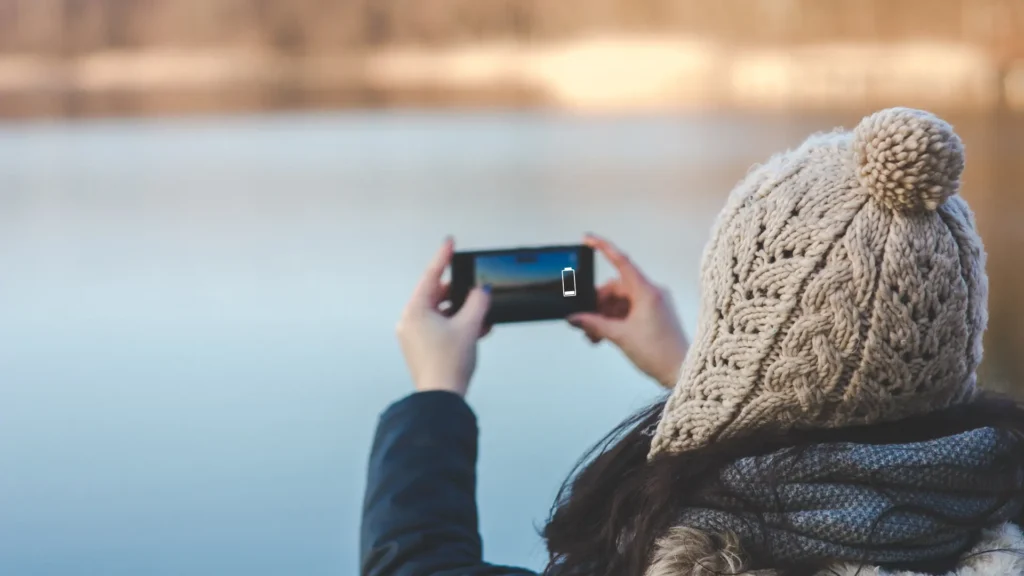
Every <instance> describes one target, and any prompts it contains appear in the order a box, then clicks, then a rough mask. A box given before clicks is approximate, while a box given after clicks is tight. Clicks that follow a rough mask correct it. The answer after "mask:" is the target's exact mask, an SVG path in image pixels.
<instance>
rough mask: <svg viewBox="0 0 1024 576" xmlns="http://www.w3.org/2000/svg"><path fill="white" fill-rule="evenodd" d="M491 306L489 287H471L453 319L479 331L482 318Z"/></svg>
mask: <svg viewBox="0 0 1024 576" xmlns="http://www.w3.org/2000/svg"><path fill="white" fill-rule="evenodd" d="M490 307H491V294H490V289H489V288H473V290H472V291H470V293H469V296H467V297H466V301H465V302H464V303H463V304H462V308H461V309H460V310H459V311H458V312H457V313H456V314H455V320H456V321H458V322H459V323H460V324H464V325H468V326H470V327H473V328H475V329H476V333H479V332H480V331H481V330H482V329H483V326H484V318H485V317H486V316H487V311H488V310H489V309H490Z"/></svg>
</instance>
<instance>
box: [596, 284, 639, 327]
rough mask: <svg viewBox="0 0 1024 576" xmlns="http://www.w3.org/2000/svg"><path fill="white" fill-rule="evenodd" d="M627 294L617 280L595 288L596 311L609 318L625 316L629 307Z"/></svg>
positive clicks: (627, 314)
mask: <svg viewBox="0 0 1024 576" xmlns="http://www.w3.org/2000/svg"><path fill="white" fill-rule="evenodd" d="M630 300H631V299H630V297H629V294H628V293H627V292H626V291H625V288H624V287H622V285H621V284H620V283H619V282H618V281H617V280H613V281H612V282H609V283H608V284H605V285H604V286H602V287H600V288H598V290H597V312H598V313H599V314H600V315H601V316H605V317H609V318H620V319H621V318H625V317H626V316H629V310H630V308H631V304H630Z"/></svg>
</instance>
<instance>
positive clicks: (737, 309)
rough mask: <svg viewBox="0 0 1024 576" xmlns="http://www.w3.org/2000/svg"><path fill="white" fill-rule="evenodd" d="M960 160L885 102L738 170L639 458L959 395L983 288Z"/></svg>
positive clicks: (935, 403)
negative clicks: (674, 373)
mask: <svg viewBox="0 0 1024 576" xmlns="http://www.w3.org/2000/svg"><path fill="white" fill-rule="evenodd" d="M963 167H964V156H963V145H962V144H961V142H960V139H959V138H958V137H957V135H956V134H955V133H954V132H953V129H952V127H950V125H949V124H947V123H946V122H944V121H943V120H941V119H939V118H937V117H935V116H933V115H932V114H929V113H928V112H923V111H919V110H910V109H906V108H892V109H889V110H883V111H881V112H878V113H876V114H873V115H871V116H869V117H867V118H865V119H864V120H862V121H861V123H860V124H859V125H858V126H857V127H856V128H855V129H854V130H853V132H852V133H851V132H838V131H837V132H833V133H828V134H818V135H814V136H811V137H810V138H809V139H808V140H807V141H806V142H804V143H803V144H802V145H801V146H800V147H799V148H797V149H796V150H793V151H789V152H786V153H783V154H780V155H777V156H775V157H774V158H772V159H771V160H769V161H768V162H767V163H766V164H764V165H762V166H759V167H757V168H756V169H754V170H753V171H751V172H750V174H748V176H747V177H746V178H745V179H744V180H743V181H742V182H741V183H740V184H739V186H737V187H736V189H735V190H733V192H732V194H731V195H730V198H729V200H728V203H727V205H726V207H725V209H724V210H723V211H722V213H721V214H720V216H719V219H718V222H717V224H716V226H715V231H714V233H713V235H712V238H711V242H710V243H709V244H708V247H707V249H706V251H705V254H704V261H703V264H702V268H701V287H702V293H701V310H700V320H699V324H698V327H697V331H696V334H695V335H694V342H693V346H692V347H691V349H690V351H689V353H688V354H687V356H686V360H685V362H684V363H683V368H682V375H681V377H680V379H679V382H678V384H677V385H676V387H675V389H674V390H673V392H672V395H671V397H670V398H669V400H668V403H667V405H666V406H665V411H664V414H663V416H662V419H661V422H660V424H659V425H658V428H657V431H656V432H655V435H654V438H653V441H652V444H651V452H650V456H651V457H654V456H655V455H656V454H658V453H660V452H663V451H668V452H678V451H684V450H690V449H693V448H698V447H701V446H705V445H707V444H709V443H711V442H714V441H716V440H718V439H724V438H729V437H734V436H739V435H745V434H750V433H752V432H755V431H760V430H765V429H772V430H780V429H790V428H823V427H839V426H850V425H857V424H869V423H874V422H881V421H887V420H895V419H900V418H903V417H906V416H910V415H913V414H920V413H924V412H928V411H932V410H936V409H939V408H943V407H946V406H949V405H951V404H956V403H959V402H964V401H965V400H967V399H969V398H970V397H971V396H972V394H973V393H974V389H975V369H976V368H977V366H978V363H979V362H980V361H981V336H982V332H984V330H985V324H986V320H987V318H986V314H987V312H986V299H987V291H988V288H987V284H988V281H987V278H986V276H985V253H984V248H983V246H982V243H981V238H980V237H979V236H978V233H977V232H976V231H975V225H974V216H973V214H972V213H971V211H970V209H969V208H968V206H967V203H966V202H964V201H963V199H961V198H960V197H959V196H957V195H956V194H957V191H958V189H959V186H960V175H961V172H962V171H963Z"/></svg>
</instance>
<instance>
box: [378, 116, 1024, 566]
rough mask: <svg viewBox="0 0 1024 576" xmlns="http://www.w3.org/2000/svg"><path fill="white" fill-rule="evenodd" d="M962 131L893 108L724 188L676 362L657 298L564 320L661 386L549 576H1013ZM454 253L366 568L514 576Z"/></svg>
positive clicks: (473, 300)
mask: <svg viewBox="0 0 1024 576" xmlns="http://www.w3.org/2000/svg"><path fill="white" fill-rule="evenodd" d="M962 170H963V148H962V145H961V142H960V139H959V138H958V137H957V136H956V134H955V133H954V132H953V130H952V128H951V127H950V126H949V125H948V124H947V123H945V122H944V121H942V120H941V119H939V118H937V117H935V116H933V115H931V114H929V113H926V112H922V111H917V110H909V109H903V108H895V109H889V110H884V111H882V112H879V113H876V114H874V115H872V116H869V117H867V118H865V119H864V120H863V121H862V122H861V123H860V124H859V125H858V126H857V127H856V128H855V129H854V130H853V131H852V132H833V133H829V134H819V135H815V136H812V137H810V138H809V139H808V140H807V141H806V142H804V143H803V144H802V145H801V146H800V147H798V148H797V149H795V150H792V151H788V152H785V153H782V154H779V155H777V156H775V157H774V158H772V159H771V160H769V161H768V162H767V163H766V164H764V165H762V166H759V167H757V168H756V169H754V170H753V171H751V172H750V173H749V174H748V176H747V177H746V178H745V179H744V180H743V181H742V182H741V183H740V184H739V185H738V186H737V188H736V189H735V190H734V191H733V193H732V194H731V196H730V198H729V201H728V203H727V205H726V207H725V209H724V210H723V212H722V214H721V216H720V218H719V221H718V223H717V224H716V226H715V230H714V231H713V234H712V238H711V242H710V243H709V245H708V247H707V250H706V253H705V257H704V262H703V265H702V270H701V288H702V294H701V311H700V320H699V325H698V328H697V332H696V335H695V339H694V342H693V345H692V346H691V347H690V348H689V350H687V345H686V342H685V339H684V338H683V336H682V332H681V330H680V329H679V324H678V322H677V320H676V317H675V315H674V312H673V311H672V308H671V305H670V304H669V302H668V300H667V299H666V298H665V297H664V294H663V292H661V291H660V290H658V289H657V288H655V287H654V286H653V285H652V284H651V283H650V282H649V281H648V280H647V279H646V278H645V277H644V276H643V274H641V272H640V271H639V270H638V269H637V268H636V267H635V266H634V265H632V264H631V263H630V262H629V260H628V259H627V258H626V257H625V256H624V255H622V254H621V253H620V252H619V251H618V250H617V249H616V248H615V247H614V246H612V245H611V244H610V243H608V242H606V241H604V240H601V239H598V238H589V239H588V243H590V245H592V246H594V247H595V248H596V249H597V250H599V251H600V252H601V253H603V254H604V255H605V256H606V257H607V258H608V259H609V260H610V261H611V262H612V264H614V265H615V267H616V268H617V270H618V272H619V278H618V279H617V280H615V281H613V282H612V283H610V284H609V285H607V286H604V287H602V288H601V289H600V297H599V301H600V305H599V312H598V314H593V315H591V314H585V315H579V316H575V317H572V318H570V322H571V323H573V324H574V325H576V326H578V327H580V328H581V329H583V330H584V331H585V332H586V334H587V335H588V337H590V339H591V340H593V341H595V342H596V341H599V340H601V339H608V340H610V341H612V342H613V343H615V344H616V345H618V346H619V348H621V349H622V350H623V352H624V353H625V354H626V355H627V356H628V357H629V358H630V360H632V361H633V363H634V364H636V366H637V367H638V368H639V369H640V370H642V371H643V372H645V373H646V374H647V375H649V376H651V377H652V378H654V379H656V380H658V381H659V382H661V383H662V384H664V385H666V386H667V387H670V388H672V391H671V393H670V395H669V397H668V399H667V400H666V401H665V402H662V403H659V404H657V405H655V406H653V407H651V408H650V409H648V410H646V411H644V412H642V413H640V414H638V415H636V416H635V417H633V418H632V419H630V420H628V421H627V422H625V423H624V424H623V425H622V426H621V427H620V428H619V429H618V430H615V431H613V432H612V433H611V434H610V435H609V437H608V438H607V439H606V440H605V441H604V442H602V443H600V444H599V445H598V446H597V447H596V448H595V450H594V452H593V453H592V454H590V455H588V456H587V457H585V458H584V460H583V465H582V466H581V468H580V469H579V470H578V472H577V473H575V474H573V475H572V476H571V477H570V479H569V480H568V481H567V482H566V485H565V486H564V487H563V489H562V492H561V494H560V495H559V498H558V500H557V501H556V503H555V505H554V507H553V510H552V514H551V518H550V519H549V521H548V524H547V526H546V527H545V529H544V537H545V540H546V542H547V545H548V549H549V553H550V562H549V564H548V566H547V567H546V569H545V574H549V575H552V576H554V575H578V576H602V575H607V576H611V575H616V576H644V575H646V576H690V575H698V574H751V575H753V574H759V575H772V576H777V575H783V574H787V575H788V574H792V575H798V574H804V575H817V574H820V575H825V574H839V575H851V576H852V575H853V574H899V575H904V576H905V575H910V574H955V575H959V576H968V575H971V576H974V575H978V576H981V575H992V576H1011V575H1012V576H1021V575H1024V535H1022V533H1021V530H1020V528H1019V527H1018V524H1019V523H1020V522H1021V513H1022V510H1024V410H1022V409H1021V408H1019V407H1018V406H1017V405H1016V404H1014V403H1012V402H1009V401H1004V400H998V399H994V398H991V397H988V396H985V395H983V394H981V393H980V392H978V391H977V388H976V378H975V370H976V368H977V366H978V363H979V362H980V360H981V340H982V333H983V331H984V328H985V324H986V298H987V279H986V275H985V269H984V264H985V255H984V250H983V247H982V244H981V239H980V238H979V236H978V234H977V232H976V230H975V225H974V219H973V216H972V214H971V212H970V210H969V208H968V207H967V204H966V203H965V202H964V200H963V199H961V198H960V197H959V196H958V195H957V192H958V190H959V185H960V176H961V173H962ZM451 253H452V245H451V243H450V242H446V243H445V245H444V246H443V247H442V248H441V251H440V252H439V253H438V255H437V257H436V258H435V260H434V262H433V263H432V264H431V266H430V268H429V269H428V270H427V273H426V274H425V276H424V279H423V281H422V282H421V283H420V285H419V287H418V288H417V289H416V291H415V293H414V295H413V297H412V299H411V300H410V302H409V305H408V308H407V309H406V311H405V314H404V316H403V319H402V321H401V322H400V324H399V327H398V336H399V340H400V341H401V344H402V349H403V352H404V354H405V357H406V360H407V362H408V365H409V369H410V372H411V374H412V378H413V382H414V384H415V386H416V390H417V392H416V393H415V394H413V395H411V396H409V397H407V398H405V399H404V400H401V401H399V402H398V403H396V404H394V405H393V406H391V407H390V408H389V409H388V410H387V411H386V412H385V413H384V414H383V416H382V417H381V422H380V426H379V429H378V432H377V437H376V440H375V442H374V447H373V453H372V456H371V459H370V472H369V481H368V488H367V494H366V501H365V507H364V517H363V534H362V554H363V563H362V571H363V574H366V575H370V574H372V575H399V574H400V575H413V574H416V575H420V574H422V575H438V574H445V575H483V574H488V575H511V574H528V572H527V571H524V570H520V569H515V568H508V567H499V566H492V565H488V564H486V563H484V562H483V561H482V559H481V542H480V539H479V536H478V533H477V515H476V504H475V497H474V492H475V485H474V484H475V475H474V468H475V464H476V427H475V421H474V417H473V414H472V412H471V411H470V409H469V407H468V406H467V405H466V404H465V402H464V401H463V400H462V396H463V395H464V394H465V392H466V389H467V388H468V386H469V382H470V377H471V375H472V373H473V368H474V364H475V351H476V341H477V339H478V337H479V336H480V335H481V334H482V332H483V331H484V326H483V324H482V323H483V318H484V315H485V312H486V310H487V305H488V296H487V294H486V293H485V291H482V290H476V291H475V292H474V293H473V294H472V296H471V297H470V299H469V300H468V302H467V303H466V305H465V306H464V307H463V309H462V310H460V311H459V313H458V314H456V315H455V316H454V317H451V318H446V317H445V316H444V315H443V314H442V313H440V312H439V311H438V305H439V303H440V302H441V300H443V298H444V292H445V290H444V287H443V286H442V285H441V283H440V278H441V273H442V271H443V270H444V268H445V266H446V265H447V263H448V260H449V258H450V257H451Z"/></svg>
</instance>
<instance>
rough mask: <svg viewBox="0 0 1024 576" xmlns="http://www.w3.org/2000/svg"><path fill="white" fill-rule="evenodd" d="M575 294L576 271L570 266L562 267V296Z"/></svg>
mask: <svg viewBox="0 0 1024 576" xmlns="http://www.w3.org/2000/svg"><path fill="white" fill-rule="evenodd" d="M575 295H576V272H575V271H574V270H573V269H572V268H563V269H562V296H564V297H569V296H575Z"/></svg>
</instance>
